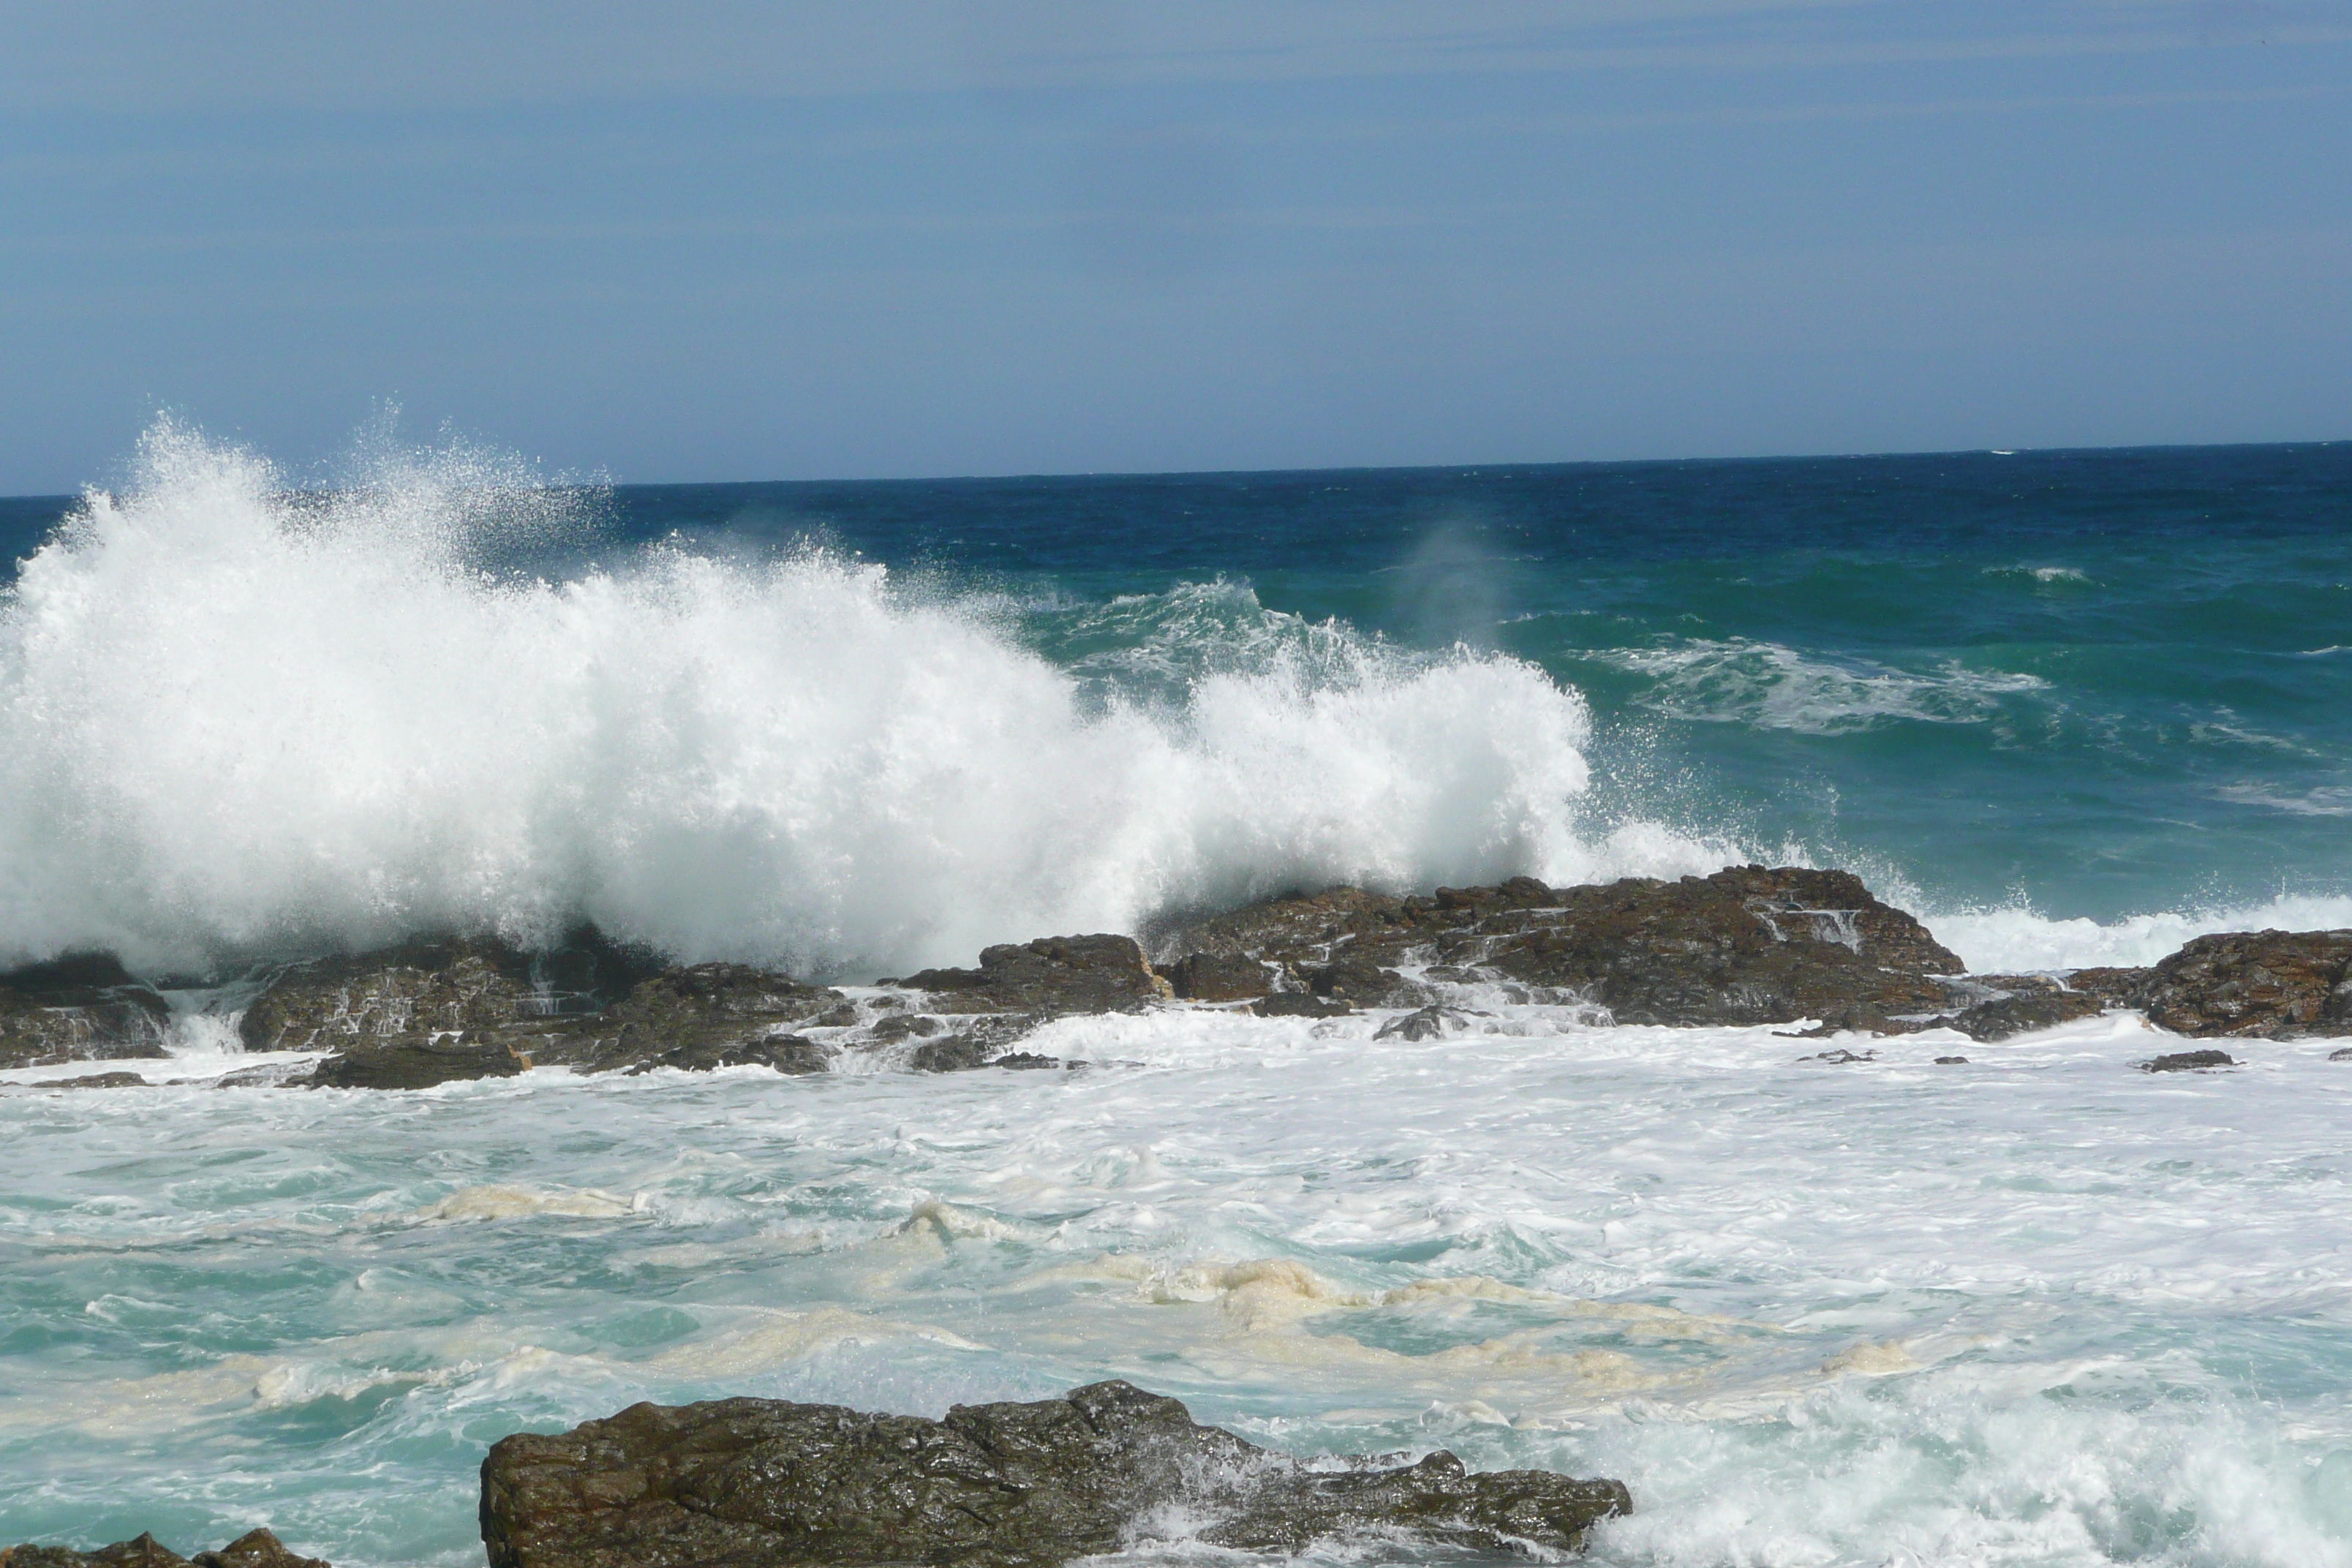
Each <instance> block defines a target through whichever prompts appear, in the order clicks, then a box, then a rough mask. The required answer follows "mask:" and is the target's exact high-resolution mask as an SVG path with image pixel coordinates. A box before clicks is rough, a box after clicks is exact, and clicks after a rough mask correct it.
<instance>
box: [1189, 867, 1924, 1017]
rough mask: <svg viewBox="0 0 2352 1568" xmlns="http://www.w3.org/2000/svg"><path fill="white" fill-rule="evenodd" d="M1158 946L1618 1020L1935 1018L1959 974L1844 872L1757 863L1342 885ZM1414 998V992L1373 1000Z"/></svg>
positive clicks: (1342, 990) (1362, 988) (1336, 990)
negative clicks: (1506, 984)
mask: <svg viewBox="0 0 2352 1568" xmlns="http://www.w3.org/2000/svg"><path fill="white" fill-rule="evenodd" d="M1160 940H1161V942H1162V944H1163V945H1164V946H1166V947H1167V948H1169V949H1170V950H1171V951H1181V952H1187V953H1193V954H1203V955H1208V956H1213V957H1225V958H1229V959H1230V958H1245V959H1251V960H1256V961H1262V962H1265V963H1274V964H1276V965H1279V966H1281V968H1282V969H1283V970H1284V971H1286V974H1287V975H1288V976H1290V977H1291V978H1292V979H1293V981H1294V982H1295V983H1297V984H1300V985H1302V986H1303V985H1305V984H1310V980H1309V977H1311V976H1317V975H1328V976H1329V977H1328V978H1327V979H1326V980H1325V981H1324V983H1323V989H1324V990H1325V992H1326V993H1327V994H1331V995H1335V996H1339V997H1341V998H1342V999H1347V1000H1355V999H1356V998H1357V996H1358V995H1359V994H1361V993H1363V992H1368V991H1370V990H1371V989H1373V987H1372V985H1371V983H1370V981H1369V979H1357V978H1354V977H1356V976H1362V975H1367V974H1368V973H1370V972H1375V971H1380V970H1386V971H1391V972H1393V971H1394V970H1395V969H1396V968H1397V966H1398V964H1400V963H1429V964H1433V965H1435V966H1437V967H1439V968H1441V969H1444V970H1446V971H1448V972H1450V973H1476V974H1478V975H1480V976H1482V977H1484V978H1486V979H1487V980H1490V981H1516V982H1518V983H1520V984H1524V985H1526V986H1528V987H1529V988H1530V990H1531V993H1533V994H1555V995H1566V996H1575V997H1580V998H1583V999H1585V1000H1588V1001H1591V1002H1594V1003H1597V1004H1599V1005H1601V1006H1603V1007H1605V1008H1607V1009H1608V1010H1609V1012H1610V1014H1611V1016H1612V1017H1613V1018H1614V1019H1615V1021H1616V1022H1618V1023H1620V1024H1676V1025H1697V1024H1783V1023H1793V1022H1795V1021H1796V1020H1798V1019H1800V1018H1831V1017H1836V1016H1862V1017H1866V1018H1869V1019H1872V1020H1888V1019H1892V1018H1894V1017H1895V1016H1899V1015H1902V1014H1906V1013H1909V1014H1920V1015H1933V1014H1937V1013H1940V1012H1942V1011H1944V1010H1945V1009H1946V1008H1947V1006H1948V993H1947V988H1946V986H1945V984H1943V983H1942V980H1941V978H1940V977H1942V976H1948V975H1957V974H1958V973H1960V970H1961V964H1960V961H1959V960H1958V958H1956V957H1954V956H1953V955H1952V954H1951V953H1950V952H1948V951H1947V950H1945V949H1944V948H1943V947H1941V946H1939V945H1937V942H1936V941H1935V939H1934V938H1933V937H1931V936H1929V935H1928V934H1927V930H1926V928H1924V927H1923V926H1921V925H1920V924H1919V922H1918V921H1916V920H1913V919H1912V918H1911V917H1910V916H1909V915H1906V914H1905V913H1904V912H1903V911H1902V910H1896V909H1892V908H1890V907H1888V906H1887V905H1885V904H1884V903H1881V902H1880V901H1879V900H1877V899H1875V898H1873V897H1872V896H1871V894H1870V891H1869V889H1866V888H1864V886H1863V884H1862V882H1861V881H1860V880H1859V879H1856V878H1854V877H1853V876H1851V875H1849V874H1848V873H1846V872H1843V871H1815V870H1810V869H1804V868H1778V869H1767V868H1764V867H1761V866H1736V867H1731V868H1727V869H1725V870H1722V871H1718V872H1717V873H1716V874H1715V875H1714V876H1711V877H1685V878H1683V879H1681V880H1679V881H1674V882H1665V881H1658V880H1654V879H1643V878H1631V879H1626V880H1623V881H1620V882H1613V883H1610V884H1608V885H1606V886H1602V887H1587V888H1564V889H1554V888H1548V887H1546V886H1544V885H1543V884H1542V883H1541V882H1538V881H1536V880H1535V879H1532V878H1527V877H1518V878H1514V879H1511V880H1510V881H1507V882H1504V883H1501V884H1498V885H1497V886H1495V887H1491V888H1441V889H1438V890H1437V892H1436V893H1435V894H1434V895H1433V896H1431V897H1429V898H1391V897H1388V896H1386V895H1382V894H1377V893H1368V892H1365V891H1363V890H1361V889H1353V888H1341V889H1332V890H1330V891H1328V892H1324V893H1318V894H1313V895H1311V896H1295V897H1291V898H1286V899H1280V900H1274V901H1272V902H1271V903H1268V904H1265V905H1261V906H1258V907H1256V908H1254V909H1249V910H1236V911H1234V913H1232V914H1229V915H1221V916H1217V917H1215V918H1214V919H1212V920H1207V921H1197V922H1194V923H1192V924H1190V925H1186V926H1183V927H1181V928H1179V929H1177V930H1174V931H1166V932H1163V933H1161V936H1160ZM1408 954H1411V955H1412V957H1411V958H1408V957H1407V955H1408ZM1334 971H1339V972H1340V973H1344V974H1346V975H1347V976H1349V978H1348V979H1345V980H1343V979H1342V978H1341V977H1340V973H1334ZM1382 984H1386V982H1382ZM1288 988H1289V987H1288V986H1286V989H1288ZM1416 1000H1426V998H1422V997H1405V998H1400V999H1395V1000H1391V1001H1390V1002H1389V1004H1388V1005H1409V1004H1410V1002H1412V1001H1416Z"/></svg>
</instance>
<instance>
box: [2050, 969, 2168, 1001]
mask: <svg viewBox="0 0 2352 1568" xmlns="http://www.w3.org/2000/svg"><path fill="white" fill-rule="evenodd" d="M2154 973H2156V971H2154V970H2153V969H2124V968H2115V967H2101V968H2096V969H2077V970H2074V971H2073V972H2072V973H2069V974H2068V975H2067V976H2066V986H2067V989H2069V990H2071V991H2080V992H2083V993H2084V994H2087V995H2092V996H2096V997H2097V998H2098V999H2099V1000H2100V1001H2102V1002H2105V1004H2106V1005H2108V1006H2110V1007H2137V1006H2138V1005H2139V1003H2140V994H2141V993H2142V992H2144V991H2146V990H2147V982H2148V977H2149V976H2150V975H2152V974H2154Z"/></svg>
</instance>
